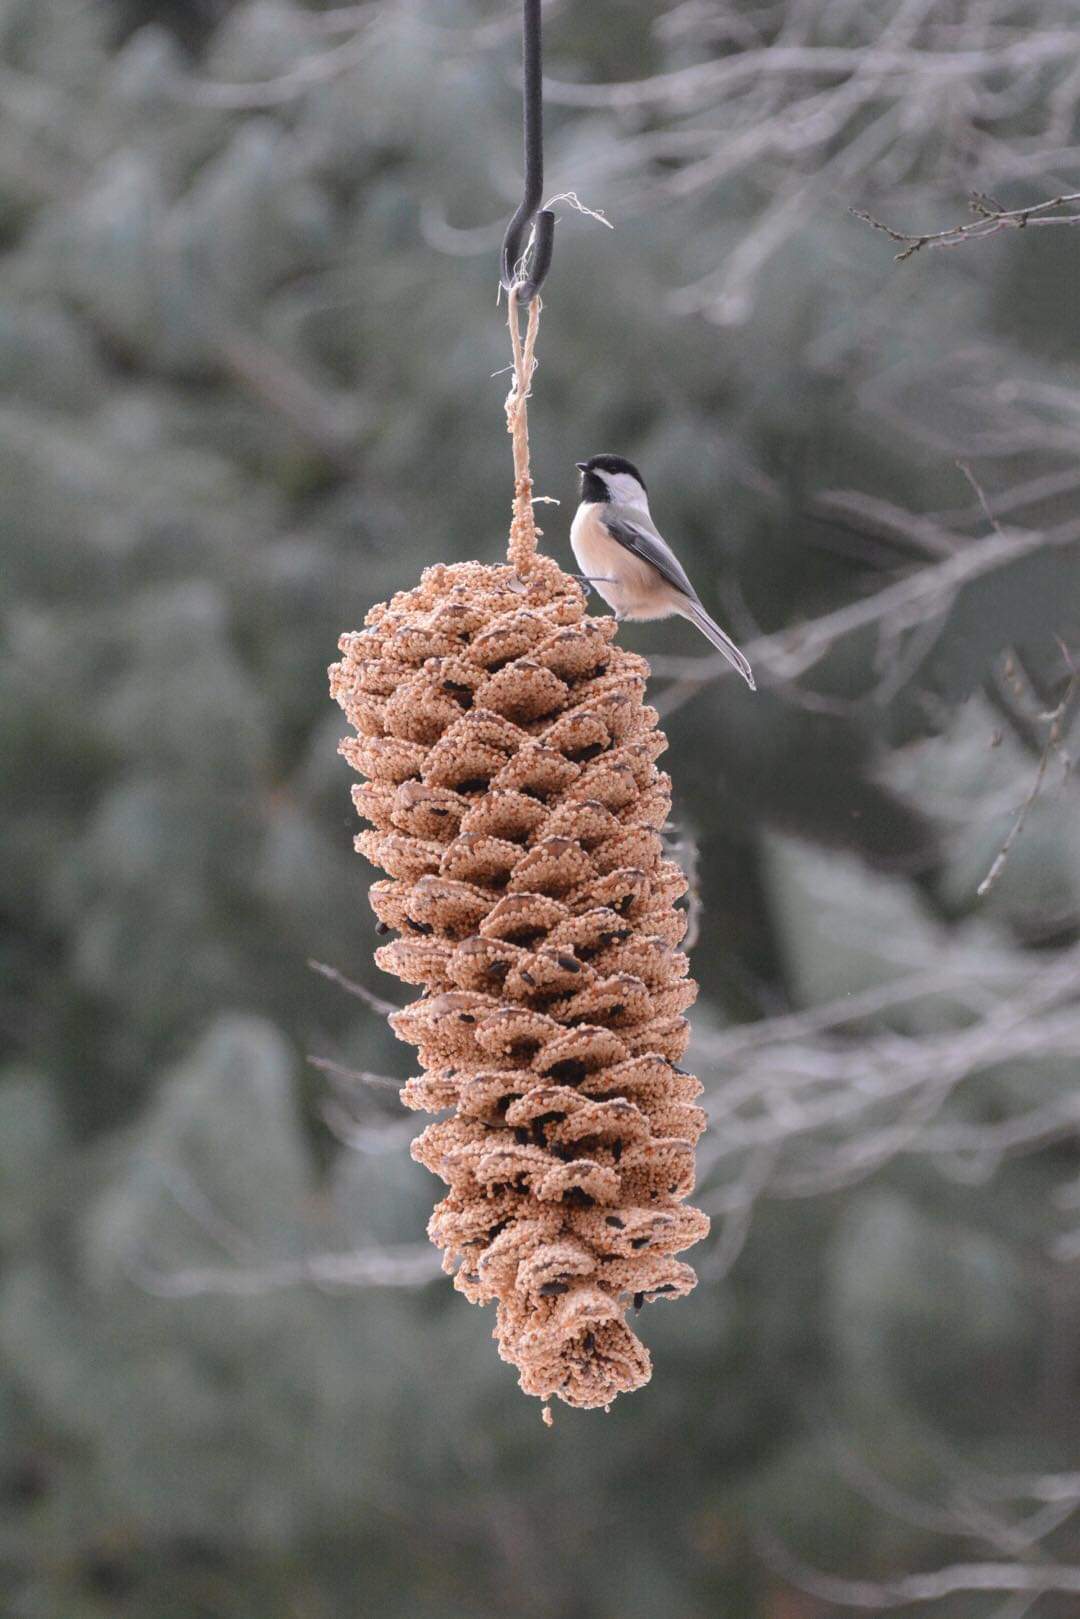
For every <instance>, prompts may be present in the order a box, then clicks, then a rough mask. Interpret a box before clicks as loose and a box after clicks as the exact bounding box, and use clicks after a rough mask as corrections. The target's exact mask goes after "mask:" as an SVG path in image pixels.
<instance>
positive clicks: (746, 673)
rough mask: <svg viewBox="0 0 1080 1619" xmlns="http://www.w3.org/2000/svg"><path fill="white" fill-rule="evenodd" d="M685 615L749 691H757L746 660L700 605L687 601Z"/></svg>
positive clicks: (752, 674)
mask: <svg viewBox="0 0 1080 1619" xmlns="http://www.w3.org/2000/svg"><path fill="white" fill-rule="evenodd" d="M685 613H686V617H687V618H688V619H689V620H690V622H691V623H692V624H696V625H697V627H698V629H699V630H700V631H701V633H702V635H704V636H706V637H707V638H708V640H710V641H711V642H712V644H713V646H714V647H716V648H717V650H718V651H719V652H722V653H723V654H724V657H725V658H726V659H727V661H728V662H729V663H730V664H731V666H732V668H733V669H737V670H738V671H739V673H740V674H741V675H742V677H743V679H744V680H745V681H746V684H747V685H748V686H749V687H750V690H751V691H757V686H756V685H755V683H754V671H753V670H752V669H751V667H750V665H749V663H748V662H747V660H746V658H744V657H743V654H742V653H741V652H740V651H739V649H738V647H737V646H736V645H735V642H734V641H733V640H732V639H731V637H730V635H725V634H724V632H723V630H722V629H721V628H720V626H719V624H717V623H716V621H715V619H711V618H710V617H709V615H708V613H707V612H706V611H705V609H704V607H702V605H701V603H700V602H695V601H688V602H687V604H686V608H685Z"/></svg>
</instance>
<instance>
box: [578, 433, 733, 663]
mask: <svg viewBox="0 0 1080 1619" xmlns="http://www.w3.org/2000/svg"><path fill="white" fill-rule="evenodd" d="M576 465H577V468H578V471H579V472H580V473H581V504H580V505H579V507H578V509H577V511H576V513H575V514H574V521H573V523H572V524H571V527H570V544H571V545H572V546H573V548H574V555H575V557H576V558H577V560H578V563H579V565H580V567H581V574H582V578H583V579H585V580H587V581H588V582H589V584H593V585H595V586H596V588H597V590H598V591H599V592H600V594H601V596H603V598H604V600H605V601H606V602H607V604H608V606H609V607H612V608H614V610H615V617H616V618H617V619H624V618H668V617H670V615H671V614H672V613H679V614H680V615H681V616H682V617H683V618H688V619H689V620H690V622H691V624H696V625H697V627H698V629H699V630H700V631H701V633H702V635H705V636H707V637H708V639H709V640H710V641H711V642H712V644H713V646H714V647H717V648H718V649H719V650H720V651H721V652H722V653H723V654H724V657H725V658H726V659H727V661H728V662H729V663H730V664H732V665H733V667H734V668H736V669H737V670H738V671H739V673H740V674H741V675H742V677H743V679H744V680H745V681H746V684H747V685H748V686H749V687H750V690H751V691H756V690H757V687H756V686H755V685H754V676H753V672H752V671H751V668H750V665H749V663H747V661H746V659H745V658H744V657H743V655H742V653H741V652H740V651H739V649H738V647H737V646H736V645H735V643H734V641H732V640H731V638H730V637H729V636H727V635H725V634H724V632H723V630H722V629H721V628H720V626H719V624H716V623H714V621H713V620H712V619H711V618H710V617H709V615H708V613H707V612H706V611H705V609H704V607H702V605H701V603H700V601H699V600H698V595H697V591H696V590H695V589H694V587H693V585H692V584H691V583H690V581H689V579H688V578H687V577H686V573H685V570H684V569H683V567H682V564H681V563H680V562H679V559H678V558H677V557H676V555H675V553H674V552H673V551H672V549H671V547H670V546H669V545H668V543H667V541H666V540H665V539H664V537H663V535H662V534H661V533H660V530H659V529H658V528H657V526H656V524H655V523H654V522H653V520H652V516H651V514H650V512H649V496H648V494H647V492H646V489H645V480H644V478H643V477H642V476H641V473H640V472H639V471H638V469H637V467H635V466H634V464H633V462H631V461H626V460H624V458H623V457H622V456H621V455H594V456H592V457H591V458H590V459H589V460H588V461H578V462H577V463H576Z"/></svg>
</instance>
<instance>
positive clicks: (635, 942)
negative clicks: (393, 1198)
mask: <svg viewBox="0 0 1080 1619" xmlns="http://www.w3.org/2000/svg"><path fill="white" fill-rule="evenodd" d="M366 626H367V627H366V628H365V629H363V630H361V631H359V632H358V633H355V634H348V635H344V636H343V637H342V639H341V642H340V646H341V652H342V659H341V662H340V663H338V664H335V665H334V666H333V668H332V670H331V691H332V694H333V695H334V697H336V699H337V701H338V702H339V703H340V704H341V706H342V708H343V709H344V711H345V713H346V715H347V716H348V719H349V721H350V723H351V724H352V725H353V726H354V727H355V729H356V732H357V736H356V737H355V738H353V737H349V738H348V739H346V741H344V742H343V743H342V746H341V751H342V753H343V754H344V755H345V757H346V759H348V761H349V762H350V764H352V765H353V766H354V767H355V768H356V769H357V770H358V771H359V772H360V774H361V775H362V776H364V777H365V778H367V779H366V780H365V781H364V782H363V783H362V784H360V785H358V786H357V787H355V788H354V789H353V796H354V799H355V802H356V806H357V808H358V810H359V811H360V813H361V815H362V816H364V817H365V819H366V820H368V821H369V822H370V823H371V826H372V828H373V830H370V831H365V832H362V833H361V834H360V836H359V837H358V839H357V847H358V848H359V849H360V850H361V852H362V853H363V854H365V855H367V857H368V859H369V860H371V861H372V862H373V863H374V864H375V865H377V866H379V867H381V868H382V870H383V871H385V872H386V873H387V874H388V878H387V880H386V881H380V882H376V883H374V884H373V886H372V889H371V904H372V907H373V909H374V910H375V913H376V915H377V917H378V918H379V923H380V927H381V929H382V931H384V932H388V931H390V930H393V931H395V932H396V933H397V934H398V935H399V937H398V938H396V939H394V940H393V942H391V943H389V944H386V945H384V946H383V947H382V948H381V949H380V950H379V951H378V953H377V957H376V959H377V960H378V962H379V965H380V966H381V967H383V968H384V969H385V970H386V971H388V972H392V973H395V974H396V975H397V976H398V977H399V978H401V979H404V980H405V981H406V982H407V983H410V984H418V985H421V986H422V987H423V994H422V995H421V997H420V999H419V1000H417V1001H414V1002H413V1003H412V1005H410V1006H408V1007H406V1008H405V1009H404V1010H403V1011H401V1012H399V1013H397V1014H396V1016H395V1017H394V1018H393V1019H392V1022H393V1025H394V1029H395V1031H396V1033H397V1034H398V1036H399V1037H400V1038H401V1039H403V1040H407V1041H409V1042H410V1043H411V1044H413V1045H415V1046H417V1047H418V1048H419V1055H420V1062H421V1065H422V1067H423V1070H424V1072H423V1073H422V1074H421V1075H420V1076H419V1077H418V1078H416V1079H410V1080H409V1081H408V1083H407V1084H406V1086H405V1088H404V1090H403V1092H402V1096H403V1100H404V1101H405V1103H406V1104H407V1105H408V1106H409V1107H412V1108H418V1109H423V1110H425V1111H427V1112H429V1113H445V1114H446V1115H447V1116H446V1117H444V1118H441V1119H439V1120H437V1121H436V1122H435V1123H433V1124H431V1125H429V1126H428V1128H427V1129H426V1130H425V1131H424V1132H423V1133H422V1134H421V1135H420V1136H419V1137H418V1138H417V1140H416V1141H415V1142H414V1144H413V1156H414V1157H415V1158H416V1159H418V1160H419V1162H420V1163H422V1164H424V1165H425V1166H426V1167H427V1168H428V1169H430V1170H432V1171H433V1172H434V1173H435V1174H436V1175H439V1176H441V1178H442V1179H443V1180H444V1181H445V1182H446V1183H447V1185H448V1187H449V1195H448V1196H447V1197H445V1198H444V1199H443V1201H442V1202H441V1203H440V1204H439V1205H438V1206H437V1208H436V1209H435V1213H434V1215H433V1216H432V1220H431V1224H430V1227H429V1231H430V1235H431V1238H432V1241H433V1242H435V1243H437V1244H438V1246H439V1247H440V1248H442V1249H443V1250H444V1267H445V1269H446V1270H447V1271H449V1272H451V1273H453V1275H454V1285H455V1287H457V1288H458V1289H459V1290H460V1291H461V1292H462V1293H464V1294H465V1296H466V1297H467V1298H469V1299H471V1300H473V1301H474V1302H475V1303H480V1304H486V1303H490V1302H496V1303H497V1307H498V1308H497V1315H496V1326H495V1337H496V1338H497V1339H498V1343H499V1352H500V1354H501V1355H502V1356H503V1358H504V1359H506V1360H509V1361H512V1362H513V1363H514V1365H515V1366H517V1368H518V1370H519V1371H520V1374H521V1379H520V1380H521V1387H522V1388H523V1389H524V1390H525V1392H526V1393H528V1394H535V1395H539V1396H540V1397H541V1398H542V1399H545V1400H546V1399H550V1398H551V1397H552V1396H553V1395H557V1396H558V1397H559V1398H560V1399H562V1400H565V1401H566V1402H567V1403H568V1404H570V1405H578V1406H600V1405H606V1404H608V1403H609V1402H610V1401H611V1400H612V1399H614V1397H615V1396H616V1395H617V1394H620V1393H624V1392H626V1391H628V1390H630V1389H635V1388H639V1387H640V1386H641V1385H642V1384H643V1383H645V1382H647V1381H648V1378H649V1375H650V1370H651V1366H650V1360H649V1354H648V1351H647V1350H646V1348H645V1346H644V1345H643V1344H642V1343H641V1341H640V1340H639V1339H638V1338H637V1337H636V1336H635V1334H634V1333H633V1331H632V1330H631V1329H630V1327H629V1325H628V1324H627V1321H626V1314H627V1310H628V1309H629V1308H630V1307H631V1306H635V1307H640V1306H641V1305H642V1303H644V1302H645V1301H651V1300H653V1299H657V1298H661V1297H666V1298H678V1297H680V1296H681V1295H682V1294H684V1293H687V1292H689V1290H690V1288H691V1287H693V1285H694V1283H695V1280H696V1278H695V1275H694V1272H693V1271H692V1270H691V1269H690V1267H689V1265H686V1264H684V1263H682V1262H681V1261H680V1260H679V1259H677V1258H676V1257H675V1256H676V1255H677V1254H678V1253H680V1252H681V1251H682V1250H683V1249H685V1248H688V1247H690V1246H691V1244H693V1243H695V1242H697V1241H699V1240H700V1238H701V1237H703V1236H704V1235H705V1233H706V1232H707V1230H708V1220H707V1219H706V1217H705V1215H703V1214H702V1213H701V1212H700V1211H699V1210H697V1209H693V1208H690V1207H688V1205H687V1204H686V1202H685V1201H684V1200H685V1198H686V1197H687V1196H688V1194H689V1193H690V1192H691V1190H692V1189H693V1184H694V1145H695V1143H696V1141H697V1138H698V1136H699V1135H700V1134H701V1131H702V1130H703V1129H704V1126H705V1115H704V1113H703V1112H702V1110H701V1109H700V1108H699V1107H697V1106H695V1098H696V1097H697V1096H698V1095H699V1094H700V1092H701V1086H700V1085H699V1083H698V1081H697V1080H696V1079H694V1078H693V1077H691V1076H690V1075H688V1074H685V1073H683V1072H682V1071H681V1070H680V1069H679V1068H678V1067H677V1066H676V1064H677V1063H678V1062H679V1059H680V1058H681V1057H682V1055H683V1053H684V1051H685V1049H686V1044H687V1039H688V1028H687V1022H686V1018H685V1016H684V1013H685V1012H686V1009H687V1007H688V1006H689V1005H690V1004H691V1002H692V1001H693V1000H694V997H695V995H696V993H697V986H696V985H695V984H694V982H693V980H692V979H691V978H690V977H689V976H688V962H687V958H686V956H685V955H683V954H682V953H681V952H680V951H679V950H678V948H677V947H678V944H679V941H680V940H681V938H682V936H683V932H684V930H685V916H684V913H683V912H682V911H681V910H679V909H677V908H676V901H677V900H678V899H679V898H680V897H681V896H682V895H683V893H684V892H685V890H686V880H685V878H684V876H683V873H682V872H681V871H680V869H679V868H678V866H676V865H675V864H674V863H673V862H672V861H671V860H669V859H667V858H666V856H665V853H664V848H663V844H662V841H661V837H660V828H661V827H662V826H663V824H664V822H665V820H666V818H667V815H668V811H669V809H670V802H671V800H670V785H671V784H670V780H669V778H668V777H667V776H666V775H664V774H663V773H662V772H660V771H659V770H658V769H657V767H656V763H655V761H656V758H657V756H658V755H659V754H660V753H661V752H662V751H663V749H664V748H665V746H666V741H665V738H664V736H663V734H662V733H661V732H660V731H658V730H657V728H656V727H657V718H658V716H657V714H656V711H655V709H652V708H649V707H647V706H646V704H645V702H644V694H645V681H646V676H647V674H648V665H647V664H646V662H645V660H644V659H643V658H640V657H638V656H636V655H635V654H634V653H631V652H628V651H626V650H625V649H623V648H621V647H618V646H616V645H615V644H614V641H613V636H614V633H615V623H614V620H613V619H611V618H607V617H604V618H591V617H588V616H587V615H586V612H585V602H584V597H583V594H582V591H581V589H580V586H579V585H577V584H576V583H575V582H574V581H573V580H571V579H570V578H569V577H568V576H567V575H566V574H564V573H563V572H562V571H561V569H560V568H559V567H558V565H557V564H556V563H555V562H554V561H553V560H551V559H550V558H546V557H543V556H538V557H537V558H536V559H535V561H534V562H533V564H532V566H531V568H530V571H529V575H528V578H527V579H526V580H524V581H522V580H521V579H519V577H518V576H517V574H516V573H515V571H514V570H513V569H512V568H510V567H506V566H484V565H481V564H480V563H476V562H465V563H459V564H456V565H452V566H437V567H432V568H429V569H427V571H426V572H425V573H424V575H423V578H422V580H421V583H420V585H419V586H418V587H417V588H416V589H415V590H411V591H408V592H402V593H401V594H399V595H397V596H395V597H394V599H393V600H392V601H391V602H390V603H388V604H381V605H379V606H377V607H374V608H372V610H371V612H370V613H369V614H368V616H367V620H366Z"/></svg>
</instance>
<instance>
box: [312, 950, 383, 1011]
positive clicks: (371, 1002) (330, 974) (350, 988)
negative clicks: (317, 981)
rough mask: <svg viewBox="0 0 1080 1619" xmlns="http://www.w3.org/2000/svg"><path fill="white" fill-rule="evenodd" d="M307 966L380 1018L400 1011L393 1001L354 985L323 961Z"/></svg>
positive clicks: (361, 985) (360, 985)
mask: <svg viewBox="0 0 1080 1619" xmlns="http://www.w3.org/2000/svg"><path fill="white" fill-rule="evenodd" d="M308 966H309V967H310V968H311V969H312V971H313V972H317V973H321V974H322V976H323V977H324V978H329V980H330V982H331V983H332V984H337V985H338V986H339V987H340V988H341V989H344V990H346V991H347V992H348V993H349V994H350V995H355V996H356V997H357V999H358V1000H361V1001H364V1002H365V1003H366V1005H368V1006H370V1007H371V1009H372V1011H374V1012H378V1013H379V1015H380V1016H381V1017H390V1016H391V1015H392V1014H393V1013H394V1012H400V1011H401V1007H400V1006H395V1005H394V1003H393V1001H386V1000H383V997H382V996H381V995H376V994H375V992H374V990H370V989H366V988H365V987H364V985H363V984H357V983H354V982H353V980H352V979H351V978H346V977H345V974H344V973H340V972H338V970H337V968H336V967H328V966H327V965H326V963H325V962H324V961H309V962H308Z"/></svg>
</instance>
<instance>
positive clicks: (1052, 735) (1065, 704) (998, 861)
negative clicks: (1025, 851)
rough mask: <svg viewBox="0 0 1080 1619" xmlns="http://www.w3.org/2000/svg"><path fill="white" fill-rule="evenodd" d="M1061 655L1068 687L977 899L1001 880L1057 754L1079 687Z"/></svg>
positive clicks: (1079, 673)
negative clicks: (1029, 780) (1052, 758)
mask: <svg viewBox="0 0 1080 1619" xmlns="http://www.w3.org/2000/svg"><path fill="white" fill-rule="evenodd" d="M1062 652H1063V654H1064V656H1065V660H1066V662H1067V664H1068V666H1069V669H1070V671H1071V674H1070V677H1069V683H1068V685H1067V686H1066V688H1065V693H1064V696H1063V697H1062V699H1061V701H1060V703H1059V704H1058V705H1057V707H1056V708H1055V709H1054V710H1053V712H1052V713H1051V714H1049V715H1048V716H1047V718H1048V719H1049V722H1050V724H1049V728H1048V730H1047V733H1046V746H1045V747H1044V748H1043V751H1042V756H1041V758H1040V759H1039V764H1038V768H1037V769H1036V771H1035V779H1034V781H1033V782H1032V784H1031V791H1030V792H1029V793H1028V795H1027V797H1026V798H1025V800H1024V802H1023V804H1022V805H1021V806H1020V811H1019V814H1018V815H1017V817H1016V820H1015V821H1014V822H1013V824H1012V827H1011V828H1010V830H1009V835H1008V837H1007V838H1006V839H1005V842H1004V843H1003V844H1002V845H1001V848H1000V850H999V851H998V853H997V855H996V856H995V859H994V863H993V865H992V866H991V867H990V870H989V871H988V872H987V874H986V876H985V877H984V878H983V880H982V882H981V883H980V884H979V886H978V888H977V890H976V892H977V894H978V896H979V898H980V899H985V898H986V896H987V894H989V893H990V891H991V890H992V889H993V887H994V884H995V883H996V882H997V880H998V878H999V877H1000V876H1001V873H1002V872H1003V871H1004V870H1005V866H1006V863H1007V861H1008V858H1009V855H1010V853H1011V851H1012V848H1013V845H1014V844H1015V842H1016V840H1017V838H1018V837H1019V836H1020V834H1021V832H1022V831H1023V830H1024V823H1025V821H1026V820H1027V818H1028V815H1029V814H1030V812H1031V808H1032V805H1033V804H1034V803H1035V800H1036V799H1037V798H1038V796H1039V794H1040V792H1041V791H1042V785H1043V781H1044V780H1045V778H1046V770H1047V766H1048V765H1049V763H1050V757H1051V755H1052V754H1054V753H1058V752H1060V750H1061V738H1062V732H1063V730H1064V726H1065V717H1066V715H1067V714H1068V712H1069V708H1070V706H1071V704H1072V700H1073V697H1074V696H1075V695H1076V690H1077V685H1078V683H1080V670H1078V669H1077V666H1076V664H1075V662H1074V661H1073V658H1072V656H1071V654H1070V653H1069V652H1068V650H1067V649H1066V648H1065V647H1062ZM1066 768H1067V767H1066Z"/></svg>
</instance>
